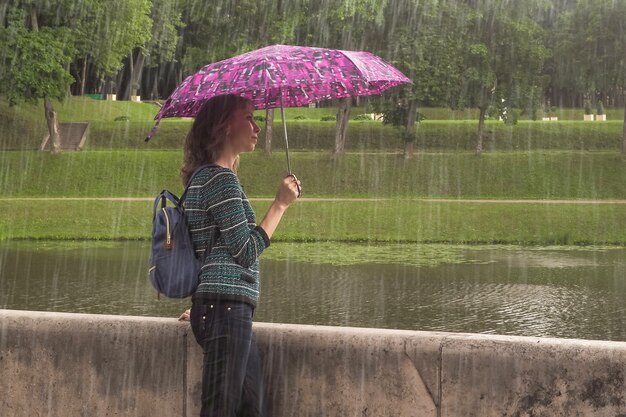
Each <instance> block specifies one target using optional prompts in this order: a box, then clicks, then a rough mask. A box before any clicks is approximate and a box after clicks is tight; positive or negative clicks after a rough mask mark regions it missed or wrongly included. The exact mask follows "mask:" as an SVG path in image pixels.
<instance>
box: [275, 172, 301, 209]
mask: <svg viewBox="0 0 626 417" xmlns="http://www.w3.org/2000/svg"><path fill="white" fill-rule="evenodd" d="M301 192H302V185H301V184H300V180H298V178H297V177H296V176H295V175H293V174H290V175H287V176H286V177H285V178H283V180H282V182H281V183H280V186H279V187H278V192H277V193H276V198H275V201H276V202H278V203H279V204H281V205H284V206H285V207H286V206H289V205H290V204H291V203H293V202H294V201H295V200H296V199H297V198H298V197H300V193H301Z"/></svg>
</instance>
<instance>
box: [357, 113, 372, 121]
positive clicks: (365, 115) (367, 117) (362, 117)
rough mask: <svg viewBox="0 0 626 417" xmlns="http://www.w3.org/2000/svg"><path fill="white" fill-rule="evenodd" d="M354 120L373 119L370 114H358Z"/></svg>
mask: <svg viewBox="0 0 626 417" xmlns="http://www.w3.org/2000/svg"><path fill="white" fill-rule="evenodd" d="M352 120H372V118H371V117H370V115H369V114H357V115H356V117H355V118H354V119H352Z"/></svg>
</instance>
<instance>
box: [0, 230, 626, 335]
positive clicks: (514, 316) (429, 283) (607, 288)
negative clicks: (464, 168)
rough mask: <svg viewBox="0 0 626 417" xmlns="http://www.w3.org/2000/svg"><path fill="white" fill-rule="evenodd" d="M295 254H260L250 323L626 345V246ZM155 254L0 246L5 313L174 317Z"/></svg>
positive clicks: (138, 249)
mask: <svg viewBox="0 0 626 417" xmlns="http://www.w3.org/2000/svg"><path fill="white" fill-rule="evenodd" d="M298 245H299V246H297V251H296V252H299V253H303V254H304V253H308V252H315V251H316V252H315V253H316V254H317V255H318V256H317V258H314V259H313V258H311V257H307V256H293V255H287V256H284V255H281V254H284V253H287V254H289V253H293V251H291V252H290V251H289V250H285V249H289V244H286V243H283V244H280V243H276V244H273V245H272V247H270V248H269V249H268V252H267V256H266V255H264V256H263V258H265V259H262V262H261V275H262V295H261V302H260V304H259V307H258V308H257V311H256V313H255V320H257V321H264V322H280V323H300V324H319V325H333V326H359V327H379V328H395V329H409V330H436V331H450V332H472V333H497V334H512V335H526V336H551V337H564V338H583V339H601V340H619V341H626V302H625V300H626V248H611V247H607V248H597V247H596V248H572V247H565V248H560V247H550V248H536V247H531V248H528V247H514V246H488V247H472V246H465V247H463V246H454V247H446V248H445V250H442V249H441V248H442V246H443V245H440V246H435V245H433V247H434V249H433V250H432V251H430V252H429V251H428V249H429V248H430V247H429V246H428V245H396V246H393V245H392V246H390V248H391V249H390V251H388V252H393V253H394V256H386V255H381V254H380V253H384V252H376V250H373V251H372V250H364V246H363V245H350V244H339V245H338V244H334V245H333V246H332V247H329V248H328V249H324V246H323V245H316V244H313V243H311V244H298ZM382 246H384V245H382ZM320 247H321V248H322V249H320ZM370 248H372V249H377V248H375V247H373V246H372V247H370ZM365 249H367V247H366V248H365ZM324 250H328V253H326V254H325V253H324ZM424 250H426V252H424ZM331 251H332V253H331ZM338 252H340V253H343V256H341V257H339V258H337V256H336V255H337V253H338ZM403 252H407V253H406V254H405V255H408V256H405V257H404V258H403V256H402V255H403ZM442 252H445V255H436V256H433V255H432V253H435V254H437V253H439V254H440V253H442ZM429 253H430V254H429ZM148 256H149V246H148V244H147V243H146V242H73V243H72V242H70V243H67V242H51V241H46V242H27V241H4V242H0V308H8V309H27V310H43V311H64V312H80V313H95V314H125V315H139V316H162V317H177V316H178V314H180V312H181V311H182V310H183V309H184V308H186V307H188V305H189V302H188V301H187V300H168V299H164V298H161V299H158V298H157V297H156V293H155V291H154V290H153V289H152V287H151V286H150V284H149V283H148V280H147V264H148ZM426 258H428V259H426ZM338 259H339V260H340V261H338ZM402 259H413V260H415V259H418V260H420V262H406V261H402Z"/></svg>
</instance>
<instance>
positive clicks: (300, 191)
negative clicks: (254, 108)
mask: <svg viewBox="0 0 626 417" xmlns="http://www.w3.org/2000/svg"><path fill="white" fill-rule="evenodd" d="M280 115H281V117H282V119H283V131H284V132H285V153H286V155H287V172H288V173H289V175H292V176H293V178H294V179H295V180H296V181H297V178H296V176H295V175H293V174H292V173H291V161H290V160H289V138H288V137H287V121H286V120H285V106H283V94H282V91H281V92H280ZM296 186H297V187H298V197H300V194H302V190H301V189H300V186H299V185H298V184H297V183H296Z"/></svg>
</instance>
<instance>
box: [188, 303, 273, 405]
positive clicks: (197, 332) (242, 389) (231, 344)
mask: <svg viewBox="0 0 626 417" xmlns="http://www.w3.org/2000/svg"><path fill="white" fill-rule="evenodd" d="M252 313H253V308H252V306H250V305H249V304H246V303H243V302H226V301H222V302H219V303H216V304H206V302H203V303H197V302H194V304H193V305H192V307H191V316H190V321H191V328H192V330H193V333H194V336H195V337H196V340H197V341H198V343H199V344H200V346H202V349H203V350H204V360H203V365H202V368H203V370H202V411H201V413H200V416H201V417H209V416H210V417H235V416H236V417H243V416H246V417H247V416H251V417H252V416H254V417H257V416H261V415H262V411H261V410H262V397H263V395H262V378H261V368H260V363H259V353H258V350H257V346H256V341H255V339H254V334H253V333H252Z"/></svg>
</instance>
